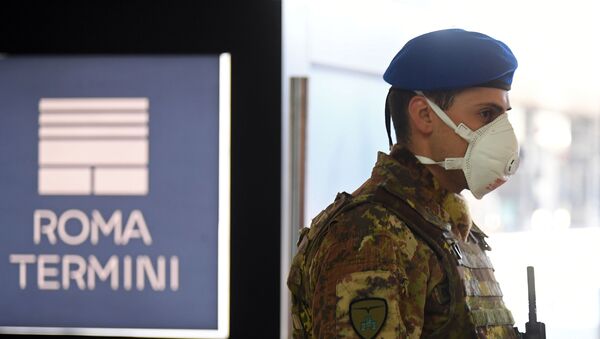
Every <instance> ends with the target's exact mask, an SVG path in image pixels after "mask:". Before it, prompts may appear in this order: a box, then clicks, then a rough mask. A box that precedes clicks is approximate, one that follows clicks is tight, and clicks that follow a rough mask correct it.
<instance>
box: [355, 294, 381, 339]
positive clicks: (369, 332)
mask: <svg viewBox="0 0 600 339" xmlns="http://www.w3.org/2000/svg"><path fill="white" fill-rule="evenodd" d="M387 311H388V310H387V302H386V301H385V299H381V298H364V299H355V300H353V301H352V302H351V303H350V323H351V324H352V328H354V331H356V333H357V334H358V336H359V337H361V338H363V339H371V338H374V337H375V336H376V335H377V333H379V331H380V330H381V328H382V327H383V324H384V323H385V319H386V318H387Z"/></svg>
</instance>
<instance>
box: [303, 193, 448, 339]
mask: <svg viewBox="0 0 600 339" xmlns="http://www.w3.org/2000/svg"><path fill="white" fill-rule="evenodd" d="M330 227H331V229H330V231H329V232H328V233H327V236H326V237H325V238H324V240H323V242H322V244H321V246H320V248H319V250H318V252H317V255H316V256H315V260H313V263H314V264H313V265H312V267H311V270H310V274H311V282H313V286H314V295H313V298H312V305H311V308H312V314H313V334H314V336H315V337H316V338H333V337H342V338H350V337H351V338H356V337H357V336H358V334H360V335H361V336H362V337H363V338H375V337H377V338H419V337H420V336H421V333H422V330H423V324H424V317H425V316H424V309H425V304H426V300H427V295H429V294H430V293H432V290H433V288H434V286H436V285H438V284H439V283H440V282H441V281H442V279H443V276H442V271H441V268H440V266H439V263H438V262H437V260H435V256H434V254H433V252H432V251H431V249H429V248H428V247H427V246H426V245H425V244H424V243H423V242H421V241H420V240H418V239H416V238H415V236H414V235H413V233H412V232H411V231H410V230H409V229H408V228H407V227H406V226H405V224H404V223H403V222H402V221H400V220H399V219H398V218H397V217H396V216H395V215H394V214H391V213H389V212H388V211H387V210H385V209H384V208H382V207H379V206H378V205H370V206H364V207H359V208H356V209H354V210H351V211H349V212H347V213H345V214H343V215H341V216H339V217H338V218H337V219H336V220H335V222H334V223H333V224H332V225H331V226H330Z"/></svg>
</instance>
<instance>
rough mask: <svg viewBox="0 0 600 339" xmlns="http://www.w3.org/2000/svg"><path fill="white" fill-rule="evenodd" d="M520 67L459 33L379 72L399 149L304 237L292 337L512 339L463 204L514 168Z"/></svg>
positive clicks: (497, 47)
mask: <svg viewBox="0 0 600 339" xmlns="http://www.w3.org/2000/svg"><path fill="white" fill-rule="evenodd" d="M516 68H517V60H516V58H515V56H514V55H513V53H512V52H511V50H510V49H509V48H508V46H506V45H505V44H504V43H502V42H501V41H498V40H495V39H493V38H491V37H489V36H487V35H484V34H481V33H477V32H468V31H465V30H461V29H448V30H440V31H435V32H430V33H427V34H424V35H421V36H418V37H416V38H414V39H412V40H410V41H409V42H408V43H406V45H405V46H404V47H403V48H402V49H401V50H400V52H398V54H397V55H396V56H395V57H394V59H393V60H392V62H391V64H390V65H389V67H388V69H387V70H386V72H385V74H384V76H383V78H384V79H385V81H386V82H388V83H389V84H390V85H391V88H390V90H389V93H388V96H387V99H386V128H387V132H388V138H389V141H390V147H391V152H390V154H389V155H388V154H385V153H382V152H380V153H379V154H378V159H377V162H376V164H375V167H374V168H373V171H372V175H371V177H370V178H369V179H368V180H367V181H366V182H365V183H364V184H363V185H362V186H361V187H359V188H358V189H357V190H356V191H355V192H353V193H352V194H348V193H340V194H338V196H337V197H336V200H335V202H334V203H332V204H331V205H330V206H329V207H327V208H326V209H325V210H324V211H322V212H321V213H320V214H319V215H318V216H316V217H315V218H314V219H313V221H312V224H311V227H310V228H304V229H303V230H302V232H301V236H300V240H299V242H298V244H299V247H298V253H297V255H296V256H295V257H294V260H293V263H292V267H291V270H290V273H289V277H288V287H289V289H290V290H291V292H292V322H293V327H294V337H295V338H334V337H343V338H357V337H360V338H375V337H377V338H420V337H424V338H515V337H517V332H516V331H515V329H514V327H513V325H514V321H513V318H512V315H511V312H510V311H509V310H508V309H507V308H506V306H505V305H504V302H503V301H502V293H501V291H500V287H499V285H498V283H497V282H496V280H495V278H494V274H493V268H492V265H491V263H490V260H489V258H488V256H487V255H486V253H485V252H486V251H489V250H490V247H489V246H488V244H487V243H486V241H485V238H486V237H487V236H486V235H485V234H484V233H483V232H482V231H481V230H480V229H479V228H477V226H476V225H474V224H473V222H472V221H471V218H470V216H469V212H468V207H467V205H466V202H465V199H464V198H463V197H462V196H461V195H460V192H461V191H462V190H463V189H469V190H470V191H471V193H473V195H474V196H475V197H476V198H478V199H481V198H482V197H483V196H484V195H485V194H487V193H489V192H490V191H492V190H494V189H495V188H497V187H498V186H500V185H501V184H503V183H504V182H505V181H506V180H507V179H508V177H509V176H510V175H512V174H513V173H514V172H515V171H516V169H517V167H518V160H519V154H518V144H517V139H516V137H515V134H514V132H513V129H512V126H511V124H510V123H509V121H508V120H507V113H506V112H507V111H508V110H510V104H509V100H508V90H509V89H510V86H511V83H512V78H513V73H514V71H515V69H516ZM390 118H391V120H392V121H393V125H394V129H395V133H396V139H397V143H396V144H395V145H393V147H392V139H391V135H390V134H391V133H390V129H391V128H390Z"/></svg>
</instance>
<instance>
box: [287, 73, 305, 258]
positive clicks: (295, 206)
mask: <svg viewBox="0 0 600 339" xmlns="http://www.w3.org/2000/svg"><path fill="white" fill-rule="evenodd" d="M307 89H308V79H307V78H306V77H292V78H291V79H290V137H291V143H290V147H291V149H290V155H291V162H292V166H291V186H292V187H291V188H292V189H291V196H292V198H291V205H292V206H291V209H290V210H291V223H290V225H291V229H292V239H291V241H292V243H291V246H290V248H291V256H292V257H293V255H294V254H296V250H297V248H296V247H297V246H296V243H297V242H298V237H299V230H300V229H302V227H304V226H305V224H304V198H305V178H306V122H307V110H308V97H307V94H308V93H307Z"/></svg>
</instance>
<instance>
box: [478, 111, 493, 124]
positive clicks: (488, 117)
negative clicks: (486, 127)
mask: <svg viewBox="0 0 600 339" xmlns="http://www.w3.org/2000/svg"><path fill="white" fill-rule="evenodd" d="M479 115H481V117H482V118H483V121H484V122H485V123H486V124H487V123H490V122H492V121H493V120H494V118H495V116H496V114H495V112H494V111H492V110H491V109H484V110H481V111H480V112H479Z"/></svg>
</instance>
